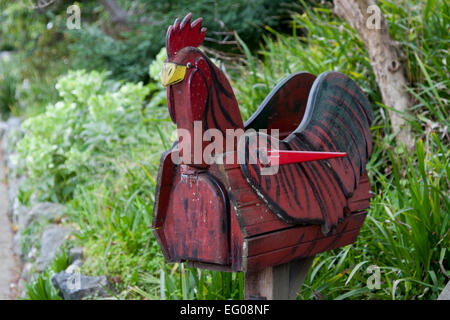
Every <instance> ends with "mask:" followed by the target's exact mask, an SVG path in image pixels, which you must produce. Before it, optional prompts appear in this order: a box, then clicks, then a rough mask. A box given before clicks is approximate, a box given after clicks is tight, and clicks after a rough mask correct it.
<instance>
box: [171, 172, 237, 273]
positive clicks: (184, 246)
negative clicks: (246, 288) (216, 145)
mask: <svg viewBox="0 0 450 320" xmlns="http://www.w3.org/2000/svg"><path fill="white" fill-rule="evenodd" d="M229 234H230V230H229V205H228V199H227V196H226V193H225V191H224V189H223V188H222V186H221V185H220V183H219V182H218V181H217V180H216V179H215V178H214V177H213V176H212V175H211V174H209V173H207V172H203V173H199V174H195V175H194V174H193V175H185V174H179V175H178V177H177V178H176V181H175V183H174V185H173V188H172V191H171V194H170V200H169V204H168V207H167V214H166V219H165V221H164V235H165V238H166V243H167V247H168V248H167V249H168V253H169V256H170V260H171V261H192V262H203V263H213V264H220V265H228V264H229V263H230V254H229Z"/></svg>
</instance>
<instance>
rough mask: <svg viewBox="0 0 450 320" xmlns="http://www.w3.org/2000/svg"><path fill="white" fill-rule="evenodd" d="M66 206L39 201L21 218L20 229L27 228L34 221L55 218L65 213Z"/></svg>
mask: <svg viewBox="0 0 450 320" xmlns="http://www.w3.org/2000/svg"><path fill="white" fill-rule="evenodd" d="M65 212H66V207H65V206H63V205H62V204H59V203H51V202H41V203H37V204H35V205H34V206H33V208H31V210H30V211H29V212H28V213H27V214H26V215H25V216H24V217H23V219H22V220H21V219H20V218H19V229H23V228H26V227H27V226H28V225H30V223H31V222H33V221H43V220H50V221H52V220H54V219H55V218H56V217H58V216H59V217H61V216H63V215H64V214H65Z"/></svg>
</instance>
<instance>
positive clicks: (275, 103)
mask: <svg viewBox="0 0 450 320" xmlns="http://www.w3.org/2000/svg"><path fill="white" fill-rule="evenodd" d="M205 32H206V30H205V29H204V28H202V27H201V20H200V19H197V20H195V21H194V22H193V23H191V15H188V16H187V17H186V18H185V19H184V20H183V21H182V22H181V23H180V22H179V21H178V20H177V21H176V22H175V23H174V25H173V26H170V27H169V29H168V32H167V37H166V47H167V55H168V58H167V60H166V62H171V63H175V64H177V65H183V66H186V74H185V78H184V79H183V80H182V81H180V82H178V83H176V84H173V85H169V86H168V87H167V101H168V107H169V112H170V115H171V117H172V120H173V121H174V122H175V123H176V125H177V128H178V129H184V130H186V131H187V132H188V133H190V135H189V138H187V137H185V136H183V135H182V134H181V131H179V137H178V144H177V146H176V148H177V150H180V155H181V156H182V159H183V162H182V165H180V166H178V165H175V164H174V163H173V162H172V160H171V159H170V156H169V155H170V154H171V152H177V153H178V151H176V150H173V151H172V150H170V151H168V152H167V153H165V154H164V155H163V157H162V158H161V164H160V169H159V174H158V186H157V191H156V202H155V206H154V217H153V228H154V234H155V237H156V238H157V240H158V243H159V245H160V246H161V248H162V251H163V253H164V256H165V258H166V260H167V261H168V262H179V261H190V262H191V263H192V264H193V265H195V266H198V267H205V268H211V269H217V270H227V271H258V270H261V269H262V268H265V267H268V266H274V265H277V264H281V263H285V262H289V261H290V260H292V259H295V258H299V257H308V256H312V255H314V254H316V253H319V252H323V251H326V250H331V249H334V248H337V247H340V246H344V245H347V244H349V243H352V242H353V241H355V239H356V236H357V234H358V232H359V229H360V227H361V225H362V223H363V221H364V217H365V210H366V209H367V208H368V207H369V205H370V198H371V195H370V183H369V180H368V178H367V175H366V173H365V165H366V162H367V159H368V157H369V155H370V152H371V148H372V142H371V139H370V122H371V121H372V113H371V110H370V104H369V103H368V101H367V98H366V97H365V96H364V94H363V93H362V91H361V90H360V89H359V88H358V86H357V85H356V84H355V83H354V82H353V81H352V80H350V79H349V78H348V77H346V76H344V75H342V74H339V73H336V72H329V73H324V74H322V75H320V76H319V77H317V78H316V77H315V76H314V75H311V74H309V73H298V74H294V75H291V76H289V77H287V78H286V79H285V80H283V81H281V82H280V84H279V85H278V86H277V87H276V88H274V89H273V90H272V92H271V93H270V94H269V95H268V97H267V98H266V99H265V100H264V102H263V103H262V104H261V106H260V107H259V108H258V110H257V112H256V113H255V114H254V115H253V116H252V117H251V118H250V120H249V121H247V122H246V124H245V126H244V123H243V121H242V118H241V115H240V112H239V107H238V103H237V101H236V98H235V96H234V93H233V90H232V88H231V85H230V83H229V81H228V79H227V77H226V76H225V74H224V73H223V72H222V71H221V70H220V69H218V68H217V67H216V66H215V65H214V64H213V63H212V62H211V60H210V59H209V58H208V57H207V56H206V55H205V54H204V53H203V52H202V51H201V50H199V49H198V48H197V47H198V46H199V45H200V44H201V43H202V41H203V39H204V37H205ZM195 121H199V122H200V123H201V129H202V130H203V132H204V130H207V129H217V130H218V131H219V132H221V133H222V134H223V135H224V137H225V136H226V134H227V130H228V129H233V130H236V129H241V130H242V129H244V128H245V129H250V128H251V129H269V130H270V129H277V130H279V131H280V139H281V140H280V141H275V140H274V139H270V138H269V137H268V136H265V137H266V139H267V141H268V149H269V150H275V149H276V150H279V151H280V153H281V155H282V157H281V163H283V164H282V165H280V168H279V171H278V173H277V174H274V175H272V176H263V175H261V172H260V169H261V167H260V166H259V164H256V165H253V164H251V163H250V162H249V161H248V160H246V161H245V163H243V164H238V163H236V160H237V150H227V152H228V154H229V155H231V157H232V158H233V159H234V160H235V162H234V163H233V164H224V165H222V164H212V165H210V164H208V163H206V162H205V161H204V160H205V159H203V157H202V155H203V149H204V148H206V147H207V146H208V144H209V142H207V141H198V140H195V139H201V138H202V134H203V132H200V136H197V134H196V132H195V130H194V129H195V127H194V122H195ZM268 133H269V134H270V132H268ZM195 142H197V143H200V145H201V147H202V148H200V149H199V150H198V151H199V153H200V154H198V153H197V154H196V153H195V152H192V153H190V154H189V155H188V156H186V150H191V148H192V147H193V145H194V144H195ZM225 142H226V140H225V139H224V147H226V145H225ZM273 142H278V144H277V146H276V148H275V147H272V143H273ZM247 149H248V155H249V159H250V157H254V156H256V154H255V151H256V150H257V146H254V145H251V143H249V144H248V145H247ZM293 151H303V152H305V151H306V152H308V153H303V154H302V155H303V156H304V155H305V154H306V155H309V156H311V155H313V156H314V157H313V158H309V159H308V160H316V159H317V157H318V156H324V155H325V156H327V157H328V156H330V154H333V155H334V156H335V155H336V153H339V152H340V153H346V156H345V157H342V158H328V159H322V160H316V161H307V162H303V163H297V162H298V160H299V158H298V157H293V158H292V159H289V158H290V157H289V156H291V155H292V152H293ZM297 155H298V153H297ZM216 156H220V155H216ZM272 156H273V155H272ZM285 156H286V157H285ZM196 160H200V161H199V162H198V161H196ZM293 162H295V163H293Z"/></svg>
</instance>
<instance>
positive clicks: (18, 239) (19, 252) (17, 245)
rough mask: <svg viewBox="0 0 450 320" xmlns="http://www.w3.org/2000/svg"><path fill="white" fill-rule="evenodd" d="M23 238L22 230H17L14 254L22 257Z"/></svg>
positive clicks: (14, 240)
mask: <svg viewBox="0 0 450 320" xmlns="http://www.w3.org/2000/svg"><path fill="white" fill-rule="evenodd" d="M21 241H22V238H21V236H20V232H17V233H16V234H15V235H14V239H13V251H14V254H15V255H16V256H18V257H22V256H23V252H22V242H21Z"/></svg>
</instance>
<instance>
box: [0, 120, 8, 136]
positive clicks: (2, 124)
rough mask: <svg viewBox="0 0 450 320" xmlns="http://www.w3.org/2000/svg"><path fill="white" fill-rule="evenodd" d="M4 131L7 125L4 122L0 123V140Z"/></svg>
mask: <svg viewBox="0 0 450 320" xmlns="http://www.w3.org/2000/svg"><path fill="white" fill-rule="evenodd" d="M6 130H8V124H7V123H6V122H3V121H0V140H1V139H2V138H3V135H4V134H5V133H6Z"/></svg>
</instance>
